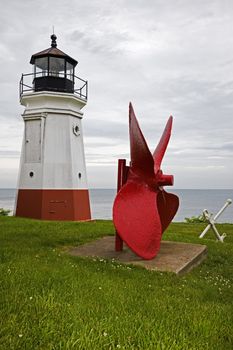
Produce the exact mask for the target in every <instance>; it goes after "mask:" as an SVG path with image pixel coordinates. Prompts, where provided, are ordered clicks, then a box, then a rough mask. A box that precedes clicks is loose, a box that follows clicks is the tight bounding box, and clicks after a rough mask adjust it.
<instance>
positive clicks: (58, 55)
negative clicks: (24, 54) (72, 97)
mask: <svg viewBox="0 0 233 350" xmlns="http://www.w3.org/2000/svg"><path fill="white" fill-rule="evenodd" d="M51 39H52V43H51V47H50V48H48V49H46V50H44V51H40V52H38V53H35V54H34V55H32V57H31V60H30V63H31V64H32V65H33V73H29V74H22V77H21V80H20V98H21V97H22V95H24V94H27V93H31V92H41V91H52V92H63V93H64V92H66V93H74V94H76V95H77V96H78V97H80V98H81V99H83V100H87V81H86V80H83V79H81V78H79V77H77V76H76V75H75V67H76V65H77V63H78V62H77V61H76V60H75V59H73V58H72V57H70V56H68V55H67V54H65V53H64V52H62V51H61V50H59V49H58V48H57V42H56V40H57V37H56V35H55V34H53V35H51Z"/></svg>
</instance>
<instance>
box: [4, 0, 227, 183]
mask: <svg viewBox="0 0 233 350" xmlns="http://www.w3.org/2000/svg"><path fill="white" fill-rule="evenodd" d="M0 8H1V13H0V92H1V93H0V107H1V108H0V123H1V127H0V187H15V186H16V183H17V175H18V167H19V157H20V150H21V143H22V137H23V126H24V125H23V120H22V117H21V113H22V112H23V107H21V106H20V103H19V98H18V82H19V80H20V76H21V73H28V72H31V65H30V64H29V61H30V57H31V55H32V54H33V53H36V52H38V51H41V50H43V49H46V48H48V47H49V46H50V35H51V33H52V26H53V25H54V27H55V34H56V35H57V38H58V39H57V43H58V48H60V49H61V50H62V51H64V52H65V53H67V54H68V55H70V56H72V57H73V58H75V59H77V60H78V61H79V64H78V66H77V68H76V75H78V76H80V77H82V78H84V79H87V80H88V81H89V100H88V104H87V106H86V107H85V108H84V109H83V112H84V118H83V129H84V143H85V154H86V163H87V174H88V182H89V187H91V188H94V187H99V188H113V187H115V186H116V170H117V159H118V158H127V159H129V140H128V103H129V101H132V103H133V106H134V109H135V112H136V115H137V117H138V120H139V123H140V125H141V128H142V131H143V133H144V135H145V137H146V140H147V142H148V146H149V148H150V149H151V150H152V151H153V150H154V148H155V146H156V144H157V142H158V140H159V138H160V136H161V133H162V131H163V128H164V126H165V124H166V121H167V118H168V117H169V115H171V114H172V115H173V116H174V125H173V131H172V137H171V140H170V143H169V146H168V149H167V153H166V156H165V158H164V161H163V163H162V169H163V171H164V172H165V173H168V174H173V175H174V177H175V188H233V135H232V134H233V133H232V131H233V1H231V0H229V1H227V0H225V1H224V0H217V1H214V0H201V1H199V0H196V1H193V0H180V1H179V0H167V1H164V0H161V1H159V0H124V1H123V0H114V1H110V0H108V1H107V0H92V1H91V0H85V1H78V0H76V1H75V0H69V1H64V0H56V1H55V0H49V1H48V0H40V1H34V0H23V1H17V0H9V1H5V0H4V1H3V0H0Z"/></svg>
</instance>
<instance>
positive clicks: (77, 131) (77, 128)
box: [73, 125, 80, 136]
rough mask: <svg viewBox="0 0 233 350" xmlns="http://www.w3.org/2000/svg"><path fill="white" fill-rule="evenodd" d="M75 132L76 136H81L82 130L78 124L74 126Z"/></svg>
mask: <svg viewBox="0 0 233 350" xmlns="http://www.w3.org/2000/svg"><path fill="white" fill-rule="evenodd" d="M73 133H74V134H75V136H79V135H80V130H79V126H78V125H74V126H73Z"/></svg>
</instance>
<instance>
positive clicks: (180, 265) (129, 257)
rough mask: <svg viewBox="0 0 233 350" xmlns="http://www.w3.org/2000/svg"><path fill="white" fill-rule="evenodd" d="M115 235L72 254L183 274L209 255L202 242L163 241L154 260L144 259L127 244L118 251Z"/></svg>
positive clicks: (80, 248) (79, 248)
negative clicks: (115, 248)
mask: <svg viewBox="0 0 233 350" xmlns="http://www.w3.org/2000/svg"><path fill="white" fill-rule="evenodd" d="M114 247H115V237H114V236H106V237H103V238H101V239H98V240H96V241H94V242H90V243H87V244H84V245H81V246H79V247H74V248H71V249H70V250H69V253H70V254H71V255H75V256H82V257H89V258H91V257H92V258H93V257H97V258H102V259H107V260H112V259H114V260H116V261H118V262H120V263H124V264H131V265H139V266H142V267H144V268H146V269H148V270H156V271H168V272H174V273H176V274H177V275H182V274H185V273H187V272H189V271H190V270H191V269H193V267H195V266H197V265H199V264H200V263H201V262H202V261H203V260H204V259H205V258H206V256H207V247H206V246H205V245H201V244H191V243H180V242H171V241H162V242H161V248H160V251H159V254H158V255H157V256H156V257H155V258H154V259H152V260H143V259H142V258H140V257H138V256H137V255H136V254H134V253H133V252H132V251H131V250H130V249H129V248H128V247H127V246H126V245H125V246H124V249H123V251H122V252H116V251H115V250H114Z"/></svg>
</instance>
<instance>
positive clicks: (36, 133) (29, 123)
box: [25, 119, 41, 163]
mask: <svg viewBox="0 0 233 350" xmlns="http://www.w3.org/2000/svg"><path fill="white" fill-rule="evenodd" d="M25 162H26V163H40V162H41V119H31V120H30V119H29V120H26V122H25Z"/></svg>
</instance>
